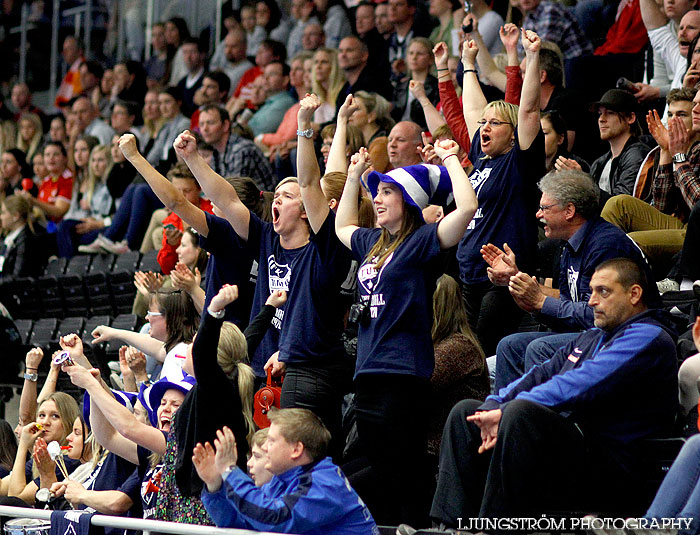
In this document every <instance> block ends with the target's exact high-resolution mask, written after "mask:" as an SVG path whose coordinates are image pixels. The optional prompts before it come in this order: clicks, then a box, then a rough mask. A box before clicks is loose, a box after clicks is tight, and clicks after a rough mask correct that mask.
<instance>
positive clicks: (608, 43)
mask: <svg viewBox="0 0 700 535" xmlns="http://www.w3.org/2000/svg"><path fill="white" fill-rule="evenodd" d="M648 41H649V36H648V35H647V30H646V28H645V27H644V22H643V21H642V12H641V11H640V9H639V0H623V1H622V2H620V6H619V7H618V10H617V18H616V19H615V22H614V24H613V25H612V26H611V27H610V29H609V30H608V34H607V36H606V37H605V42H604V43H603V44H602V45H600V46H599V47H598V48H596V49H595V52H594V54H595V55H596V56H604V55H606V54H636V53H637V52H639V51H640V50H642V48H644V46H645V45H646V44H647V42H648Z"/></svg>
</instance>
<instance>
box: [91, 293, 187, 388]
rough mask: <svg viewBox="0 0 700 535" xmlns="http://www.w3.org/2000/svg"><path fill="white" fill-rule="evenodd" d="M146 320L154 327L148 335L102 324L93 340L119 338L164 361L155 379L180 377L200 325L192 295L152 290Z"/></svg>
mask: <svg viewBox="0 0 700 535" xmlns="http://www.w3.org/2000/svg"><path fill="white" fill-rule="evenodd" d="M146 321H148V323H150V326H151V329H150V332H149V333H148V334H144V333H137V332H133V331H127V330H125V329H114V328H112V327H108V326H107V325H100V326H98V327H96V328H95V330H94V331H92V337H93V338H94V340H93V341H92V343H93V344H99V343H101V342H108V341H109V340H120V341H122V342H123V343H125V344H127V345H130V346H134V347H135V348H136V349H138V350H139V351H142V352H143V353H145V354H146V355H149V356H151V357H153V358H155V359H156V360H157V361H158V362H161V363H162V364H163V367H162V369H161V370H160V373H159V374H157V373H154V374H152V375H153V376H152V379H155V375H160V377H169V378H171V379H172V378H176V379H177V380H179V378H182V365H183V364H184V362H185V357H186V356H187V344H189V343H190V342H192V339H193V338H194V334H195V333H196V332H197V327H198V326H199V314H197V310H196V309H195V307H194V303H193V302H192V298H191V297H190V296H189V295H188V294H187V293H185V292H182V291H180V290H170V291H157V292H155V293H152V294H151V301H150V303H149V305H148V312H146ZM136 379H137V381H139V378H136Z"/></svg>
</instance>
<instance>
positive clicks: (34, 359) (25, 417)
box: [19, 347, 44, 425]
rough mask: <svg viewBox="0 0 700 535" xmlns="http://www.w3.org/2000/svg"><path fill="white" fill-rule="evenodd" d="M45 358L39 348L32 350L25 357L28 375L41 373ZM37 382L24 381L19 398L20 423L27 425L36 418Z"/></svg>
mask: <svg viewBox="0 0 700 535" xmlns="http://www.w3.org/2000/svg"><path fill="white" fill-rule="evenodd" d="M43 358H44V352H43V351H42V350H41V348H39V347H35V348H33V349H30V350H29V351H28V352H27V355H26V356H25V357H24V359H25V360H24V362H25V364H24V368H25V371H26V372H27V373H36V374H38V373H39V364H41V360H42V359H43ZM36 408H37V399H36V381H30V380H29V379H25V380H24V386H23V387H22V395H21V396H20V398H19V423H20V424H22V425H26V424H28V423H29V422H33V421H34V418H36Z"/></svg>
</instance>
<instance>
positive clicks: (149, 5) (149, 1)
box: [144, 0, 154, 59]
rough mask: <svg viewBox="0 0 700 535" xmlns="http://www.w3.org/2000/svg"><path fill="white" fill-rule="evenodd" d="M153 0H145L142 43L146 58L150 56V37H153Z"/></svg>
mask: <svg viewBox="0 0 700 535" xmlns="http://www.w3.org/2000/svg"><path fill="white" fill-rule="evenodd" d="M153 2H154V0H146V42H145V43H144V45H145V47H144V49H145V55H144V57H145V58H146V59H148V58H150V57H151V39H152V38H153V35H152V34H153Z"/></svg>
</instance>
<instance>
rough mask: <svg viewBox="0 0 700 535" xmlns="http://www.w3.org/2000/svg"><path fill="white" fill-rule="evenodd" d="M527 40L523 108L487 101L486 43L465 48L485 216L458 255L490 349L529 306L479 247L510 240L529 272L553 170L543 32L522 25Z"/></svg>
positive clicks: (478, 327)
mask: <svg viewBox="0 0 700 535" xmlns="http://www.w3.org/2000/svg"><path fill="white" fill-rule="evenodd" d="M522 43H523V47H524V48H525V56H526V62H527V69H526V71H525V79H524V81H523V89H522V97H521V99H520V106H519V107H518V106H515V105H513V104H509V103H507V102H504V101H502V100H497V101H494V102H490V103H487V101H486V98H485V97H484V94H483V92H482V91H481V87H480V85H479V79H478V77H477V75H476V67H475V65H476V55H477V53H478V52H479V47H478V46H477V44H476V42H475V41H473V40H472V41H466V42H465V43H464V47H463V49H462V63H463V64H464V83H463V87H464V92H463V93H462V105H463V110H464V118H465V120H466V124H467V128H468V131H469V133H470V134H471V135H472V136H473V138H472V143H471V148H470V151H469V160H470V161H471V162H472V164H473V165H474V171H473V173H472V174H471V180H472V181H473V183H474V184H475V188H474V189H475V190H476V192H477V196H478V198H479V208H480V210H479V211H480V214H481V217H478V218H475V219H474V221H473V225H472V226H470V227H469V229H468V230H467V231H466V233H465V235H464V237H463V239H462V240H461V241H460V243H459V247H458V249H457V262H458V263H459V270H460V278H461V281H462V295H463V297H464V300H465V303H466V305H467V316H468V317H469V324H470V325H471V327H472V328H473V329H474V330H475V332H476V335H477V337H478V338H479V342H480V343H481V347H482V348H483V349H484V353H486V354H487V355H493V354H495V352H496V345H497V344H498V342H499V341H500V340H501V339H502V338H503V337H504V336H506V335H508V334H511V333H512V332H514V331H515V329H516V328H517V326H518V324H519V323H520V318H521V317H522V314H523V311H522V310H521V309H520V308H519V307H518V305H517V304H516V303H515V301H514V300H513V297H512V296H511V295H510V292H509V291H508V287H507V286H496V285H494V284H493V283H492V282H491V281H490V280H489V277H488V273H487V271H486V268H487V264H486V262H485V261H484V259H483V258H482V255H481V252H480V249H481V247H482V246H483V245H484V244H487V243H493V244H494V245H497V246H498V247H503V244H504V243H507V244H508V245H509V246H510V248H511V249H512V250H513V251H514V252H515V254H516V256H517V259H518V266H519V267H520V268H521V269H522V271H523V272H525V273H528V272H529V267H532V264H533V263H534V261H535V255H536V253H537V219H536V218H535V217H533V216H534V212H533V211H535V210H536V209H537V204H538V201H539V196H540V195H539V191H538V190H537V181H538V180H539V179H540V178H541V177H542V176H543V175H544V174H545V172H546V171H545V148H544V135H543V133H542V129H541V126H540V75H539V72H540V58H539V52H540V38H539V37H538V36H537V34H536V33H535V32H532V31H529V30H523V31H522ZM549 208H550V207H547V209H549ZM553 208H554V209H556V207H553ZM521 259H522V262H523V263H524V264H525V265H524V266H523V265H521ZM528 266H529V267H528Z"/></svg>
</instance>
